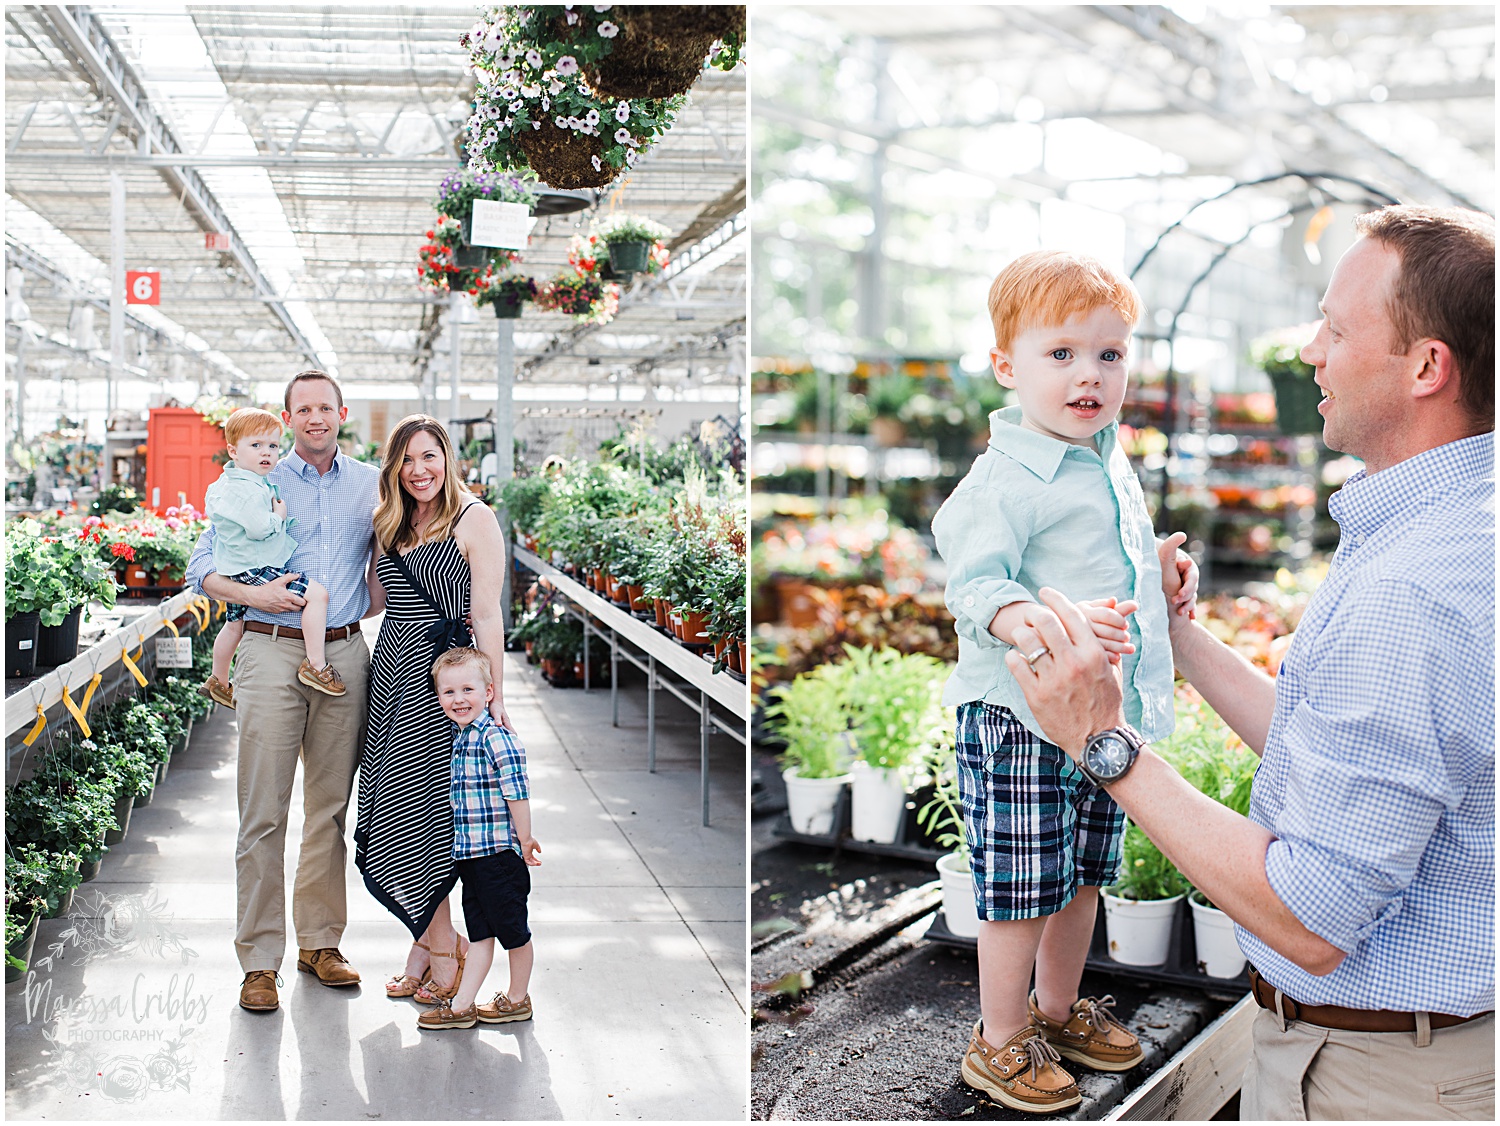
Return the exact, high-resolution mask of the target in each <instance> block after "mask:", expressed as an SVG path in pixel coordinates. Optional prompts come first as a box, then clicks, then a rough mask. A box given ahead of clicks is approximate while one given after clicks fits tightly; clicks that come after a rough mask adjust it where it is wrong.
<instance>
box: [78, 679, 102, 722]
mask: <svg viewBox="0 0 1500 1126" xmlns="http://www.w3.org/2000/svg"><path fill="white" fill-rule="evenodd" d="M103 680H104V674H103V673H100V672H96V673H95V674H94V676H93V679H92V680H90V681H89V686H88V690H87V691H86V692H84V694H83V702H82V703H81V704H79V705H78V706H79V707H80V708H82V709H83V714H84V715H88V711H89V701H90V700H92V699H93V698H94V689H95V688H98V687H99V685H100V683H101V682H102V681H103Z"/></svg>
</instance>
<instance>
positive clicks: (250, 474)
mask: <svg viewBox="0 0 1500 1126" xmlns="http://www.w3.org/2000/svg"><path fill="white" fill-rule="evenodd" d="M224 475H225V476H226V477H228V478H229V479H230V480H231V481H265V480H266V479H265V478H264V477H262V476H261V475H260V474H259V473H257V472H255V470H253V469H241V468H240V467H239V466H238V465H236V464H235V463H234V461H233V459H230V460H229V461H227V462H225V463H224Z"/></svg>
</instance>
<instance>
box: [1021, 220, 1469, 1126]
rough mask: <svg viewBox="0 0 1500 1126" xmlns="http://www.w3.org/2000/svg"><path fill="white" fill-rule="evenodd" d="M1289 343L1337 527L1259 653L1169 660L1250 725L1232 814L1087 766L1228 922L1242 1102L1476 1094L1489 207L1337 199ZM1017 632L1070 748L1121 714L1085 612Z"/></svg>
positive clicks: (1144, 761)
mask: <svg viewBox="0 0 1500 1126" xmlns="http://www.w3.org/2000/svg"><path fill="white" fill-rule="evenodd" d="M1356 226H1357V228H1358V229H1359V233H1360V234H1361V235H1362V236H1364V237H1361V238H1359V239H1357V240H1356V241H1355V243H1354V245H1353V246H1352V247H1351V248H1350V250H1349V251H1348V252H1347V253H1346V254H1345V255H1344V257H1343V258H1342V259H1341V260H1340V261H1339V263H1338V265H1337V267H1336V268H1335V270H1334V273H1333V277H1332V280H1331V281H1330V283H1329V286H1328V291H1327V293H1326V294H1325V296H1324V299H1323V302H1322V304H1321V309H1322V312H1323V321H1322V323H1321V324H1320V325H1319V326H1318V332H1317V335H1316V336H1315V337H1314V338H1313V340H1312V341H1311V342H1309V343H1308V344H1307V345H1306V346H1305V347H1304V348H1303V350H1302V358H1303V359H1304V360H1305V361H1306V362H1307V363H1308V364H1310V365H1311V366H1312V367H1313V368H1314V371H1315V373H1316V380H1317V383H1318V386H1319V387H1320V388H1321V389H1322V390H1323V391H1324V392H1325V394H1326V398H1325V399H1324V401H1323V403H1322V404H1321V405H1320V407H1319V413H1320V414H1321V415H1322V416H1323V420H1324V423H1323V436H1324V441H1325V442H1326V444H1327V445H1328V447H1329V448H1330V449H1334V450H1340V451H1343V452H1346V453H1350V454H1353V455H1355V456H1357V457H1359V458H1360V459H1361V460H1362V461H1363V462H1364V463H1365V465H1364V469H1363V470H1362V471H1361V472H1359V473H1356V474H1355V475H1354V476H1352V477H1351V478H1350V479H1349V480H1348V481H1347V482H1346V483H1345V485H1344V487H1343V489H1342V490H1341V491H1340V492H1339V493H1338V494H1337V495H1336V496H1335V497H1334V499H1333V501H1332V502H1331V504H1330V506H1329V508H1330V512H1331V514H1332V515H1333V517H1334V518H1335V519H1336V520H1337V521H1338V522H1339V527H1340V541H1339V547H1338V551H1337V552H1336V553H1335V555H1334V558H1333V561H1332V564H1331V566H1330V569H1329V573H1328V575H1327V577H1326V578H1325V579H1324V581H1323V584H1322V586H1321V587H1320V589H1319V590H1318V592H1317V593H1316V595H1315V596H1314V597H1313V599H1312V601H1311V603H1310V604H1309V606H1308V608H1307V610H1306V612H1305V614H1304V615H1303V618H1302V620H1301V622H1300V623H1299V625H1298V628H1297V630H1296V633H1295V635H1294V639H1293V642H1292V645H1291V647H1290V649H1289V650H1288V652H1287V655H1286V658H1285V661H1284V662H1283V665H1282V668H1281V671H1280V675H1279V677H1278V678H1277V679H1276V680H1275V681H1272V680H1271V679H1270V678H1268V677H1266V676H1264V675H1263V674H1261V673H1260V672H1259V671H1258V670H1256V669H1254V668H1253V667H1252V666H1250V665H1249V664H1248V662H1246V661H1245V660H1244V659H1243V658H1242V657H1240V656H1238V654H1236V653H1235V652H1234V651H1233V650H1232V649H1231V648H1229V647H1228V646H1226V645H1224V644H1222V643H1221V642H1219V641H1217V640H1216V639H1215V638H1214V637H1213V635H1212V634H1210V633H1209V632H1208V631H1207V630H1206V629H1204V628H1203V627H1202V626H1199V625H1195V624H1193V623H1191V622H1189V621H1187V620H1186V619H1183V618H1179V617H1175V616H1174V618H1173V619H1172V623H1171V633H1172V642H1173V650H1174V654H1175V656H1176V662H1177V666H1178V668H1179V670H1180V671H1182V672H1183V673H1184V674H1185V675H1186V676H1187V677H1188V679H1189V680H1190V681H1192V683H1193V685H1194V686H1195V687H1196V688H1198V689H1199V690H1200V691H1201V692H1202V693H1203V695H1204V697H1205V698H1206V699H1207V700H1208V702H1209V703H1210V704H1211V705H1212V706H1213V707H1214V708H1215V709H1216V710H1217V711H1218V712H1219V714H1220V715H1221V716H1222V717H1223V718H1224V719H1225V721H1226V722H1227V723H1228V724H1229V725H1230V726H1231V727H1232V728H1234V730H1235V731H1236V732H1238V733H1239V734H1240V736H1241V737H1242V738H1243V739H1244V740H1245V742H1246V743H1247V744H1248V745H1249V746H1251V747H1252V748H1253V749H1255V750H1257V751H1260V750H1261V749H1262V748H1264V753H1263V757H1262V761H1261V764H1260V767H1259V769H1258V770H1257V772H1256V775H1255V783H1254V788H1253V791H1252V798H1251V805H1250V817H1249V819H1245V818H1241V817H1238V816H1236V815H1235V814H1233V813H1231V812H1229V811H1228V810H1227V809H1225V808H1224V807H1222V806H1219V805H1217V804H1216V803H1214V802H1212V801H1211V800H1210V799H1208V798H1206V797H1204V796H1203V795H1200V794H1198V793H1197V792H1196V791H1194V790H1192V789H1191V787H1189V786H1188V785H1187V783H1186V782H1184V781H1183V780H1182V779H1181V778H1180V777H1179V776H1178V775H1177V774H1176V773H1175V772H1174V771H1173V770H1172V768H1171V767H1170V766H1168V765H1167V764H1166V762H1165V761H1164V760H1163V759H1161V758H1160V757H1159V756H1157V755H1156V754H1154V753H1153V752H1152V751H1151V750H1150V749H1149V748H1147V749H1145V750H1142V751H1141V752H1140V754H1139V756H1138V757H1137V758H1136V759H1135V760H1133V763H1132V764H1131V765H1130V766H1128V767H1126V769H1125V770H1124V771H1123V772H1122V773H1118V774H1115V775H1114V780H1113V781H1111V782H1110V783H1109V784H1108V786H1109V793H1110V796H1111V797H1113V798H1114V799H1115V800H1116V802H1118V803H1119V804H1120V805H1121V806H1122V807H1124V809H1125V811H1126V813H1127V814H1128V815H1129V816H1130V817H1131V819H1132V820H1134V821H1135V822H1136V823H1137V824H1139V825H1140V826H1141V828H1142V829H1143V830H1145V832H1146V833H1147V834H1148V835H1149V836H1150V837H1151V838H1152V839H1153V840H1155V841H1156V843H1157V844H1158V845H1160V846H1161V848H1162V850H1163V851H1164V852H1165V853H1166V854H1167V855H1168V856H1169V857H1171V858H1172V859H1173V860H1174V861H1176V862H1177V864H1178V866H1179V867H1180V868H1181V869H1182V870H1183V872H1184V874H1185V875H1186V876H1187V877H1188V878H1189V879H1190V880H1191V881H1192V882H1193V883H1194V884H1195V885H1197V886H1198V888H1199V889H1200V890H1201V891H1203V893H1204V894H1205V895H1207V896H1208V898H1209V899H1210V900H1212V901H1213V902H1214V903H1215V904H1216V905H1217V906H1218V907H1220V908H1221V909H1223V910H1224V911H1225V912H1226V913H1227V914H1229V916H1230V917H1231V918H1232V919H1234V921H1235V922H1236V924H1237V934H1238V937H1239V939H1240V943H1241V947H1242V949H1243V950H1244V951H1245V953H1246V954H1247V955H1248V956H1249V958H1250V961H1251V963H1252V967H1253V970H1252V981H1253V982H1256V986H1255V997H1256V1001H1257V1002H1258V1004H1259V1005H1260V1011H1259V1012H1258V1013H1257V1015H1256V1019H1255V1022H1254V1024H1253V1026H1252V1030H1251V1053H1250V1060H1249V1064H1248V1067H1247V1069H1246V1072H1245V1077H1244V1083H1243V1086H1242V1088H1241V1097H1240V1113H1241V1117H1242V1118H1245V1119H1260V1120H1283V1119H1319V1118H1349V1119H1380V1120H1419V1119H1431V1118H1465V1119H1493V1118H1494V1114H1495V1098H1494V1076H1495V1068H1494V1061H1495V1031H1494V1013H1493V1011H1492V1007H1493V1005H1494V966H1495V939H1494V926H1495V712H1494V700H1495V696H1494V693H1495V619H1494V607H1495V571H1494V559H1495V527H1494V515H1495V509H1494V434H1493V432H1494V426H1495V318H1494V301H1495V236H1494V220H1493V219H1492V218H1490V217H1489V216H1485V215H1479V214H1477V213H1474V212H1466V211H1459V210H1456V209H1439V208H1426V207H1415V206H1398V207H1389V208H1385V209H1382V210H1381V211H1377V212H1373V213H1371V214H1369V215H1364V216H1360V218H1359V219H1358V220H1357V221H1356ZM1043 600H1044V601H1045V602H1047V604H1048V605H1050V606H1052V608H1053V609H1054V610H1055V611H1057V612H1058V614H1059V617H1060V618H1062V619H1063V625H1062V626H1058V625H1056V624H1054V623H1051V622H1043V623H1042V627H1043V628H1042V629H1041V631H1040V635H1039V636H1038V635H1037V634H1033V635H1032V636H1030V637H1028V636H1024V635H1022V634H1021V633H1019V632H1018V634H1017V645H1018V648H1019V649H1020V650H1021V651H1028V650H1031V649H1032V648H1033V647H1034V646H1038V645H1045V646H1046V647H1047V649H1048V651H1049V653H1050V655H1051V659H1049V660H1045V661H1038V662H1037V666H1038V667H1037V668H1036V669H1035V670H1034V671H1030V670H1027V667H1026V664H1025V662H1024V661H1022V660H1020V658H1019V657H1015V658H1013V659H1011V662H1010V663H1011V668H1012V671H1013V672H1014V673H1016V674H1017V679H1018V681H1019V682H1020V683H1021V685H1022V689H1023V691H1024V692H1025V693H1026V697H1027V701H1028V702H1029V703H1030V705H1031V708H1032V711H1033V712H1034V713H1035V715H1036V716H1037V718H1038V720H1039V721H1040V722H1041V724H1042V726H1043V727H1044V728H1045V729H1046V731H1047V733H1048V735H1049V736H1050V737H1051V738H1052V739H1053V741H1054V742H1056V743H1057V744H1058V745H1059V746H1061V747H1062V748H1063V749H1064V750H1065V751H1066V752H1067V753H1068V754H1070V755H1073V756H1074V757H1075V758H1076V757H1078V755H1079V754H1080V752H1081V751H1082V749H1083V748H1084V746H1085V744H1086V742H1087V740H1088V738H1089V736H1090V735H1092V734H1095V733H1098V732H1099V731H1102V730H1104V729H1107V728H1109V727H1111V726H1114V725H1117V724H1118V723H1119V715H1120V698H1121V697H1120V690H1119V687H1118V685H1117V684H1116V683H1115V680H1114V677H1113V675H1112V674H1111V672H1110V666H1109V664H1108V662H1107V660H1106V659H1105V656H1104V654H1103V652H1102V650H1101V649H1099V647H1098V645H1097V643H1096V642H1094V640H1093V635H1092V631H1091V630H1090V629H1089V628H1088V627H1087V624H1086V623H1085V622H1083V621H1082V619H1081V616H1079V615H1078V614H1077V613H1076V611H1070V608H1069V607H1068V605H1067V603H1066V600H1065V599H1062V598H1061V597H1060V596H1059V595H1057V593H1056V592H1055V591H1047V592H1044V594H1043Z"/></svg>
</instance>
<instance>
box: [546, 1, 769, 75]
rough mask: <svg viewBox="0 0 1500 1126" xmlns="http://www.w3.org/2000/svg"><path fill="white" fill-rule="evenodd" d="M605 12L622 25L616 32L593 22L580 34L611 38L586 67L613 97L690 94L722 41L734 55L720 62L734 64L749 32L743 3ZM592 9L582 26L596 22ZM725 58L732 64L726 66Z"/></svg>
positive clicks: (624, 8)
mask: <svg viewBox="0 0 1500 1126" xmlns="http://www.w3.org/2000/svg"><path fill="white" fill-rule="evenodd" d="M601 14H602V15H603V16H605V17H606V18H608V17H613V22H614V23H615V24H616V25H618V28H619V31H618V32H617V33H616V34H615V35H614V36H613V37H611V38H604V37H603V36H602V35H601V34H600V32H599V31H598V30H596V29H595V28H590V29H589V30H588V32H585V33H583V34H582V35H579V36H576V38H580V39H581V38H586V37H588V36H589V35H590V34H592V35H599V36H600V37H601V38H604V42H605V43H607V44H609V51H608V53H607V54H601V55H600V57H599V58H598V59H597V60H595V61H594V62H592V63H589V64H588V65H587V68H586V71H585V73H586V74H587V75H588V80H589V84H590V85H591V86H593V88H594V89H595V90H597V91H598V92H599V93H600V94H602V95H603V96H605V97H607V98H670V97H673V96H674V95H677V94H686V93H687V92H688V90H689V89H690V88H691V87H692V85H693V83H694V82H697V81H698V76H699V75H701V74H702V73H703V66H704V63H705V61H706V60H707V59H708V56H709V54H710V52H711V51H712V49H713V45H714V44H715V43H716V42H720V41H723V42H725V44H726V47H727V48H728V49H729V50H730V51H732V57H733V61H729V59H728V58H727V57H720V56H723V55H724V52H721V53H720V56H716V57H715V59H714V65H716V66H719V67H720V68H721V69H724V70H728V69H731V68H732V67H733V66H734V63H735V62H738V61H739V41H740V38H741V37H743V35H744V33H745V8H744V5H742V4H642V5H639V6H636V5H619V4H617V5H615V6H613V7H612V8H610V10H609V11H607V12H604V13H601ZM590 15H593V13H589V12H585V13H582V17H583V18H582V19H581V20H580V26H585V27H586V26H587V25H588V24H589V23H590V22H591V21H590V20H589V19H588V17H589V16H590ZM565 18H566V17H564V19H565ZM596 18H597V17H596ZM607 26H608V25H607V24H606V23H600V24H599V25H598V27H600V28H603V27H607ZM570 30H571V29H570ZM731 44H732V46H730V45H731ZM725 62H729V65H728V66H724V65H723V64H724V63H725Z"/></svg>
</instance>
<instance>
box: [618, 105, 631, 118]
mask: <svg viewBox="0 0 1500 1126" xmlns="http://www.w3.org/2000/svg"><path fill="white" fill-rule="evenodd" d="M615 120H616V121H629V120H630V103H629V102H621V103H620V104H619V105H617V106H615Z"/></svg>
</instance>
